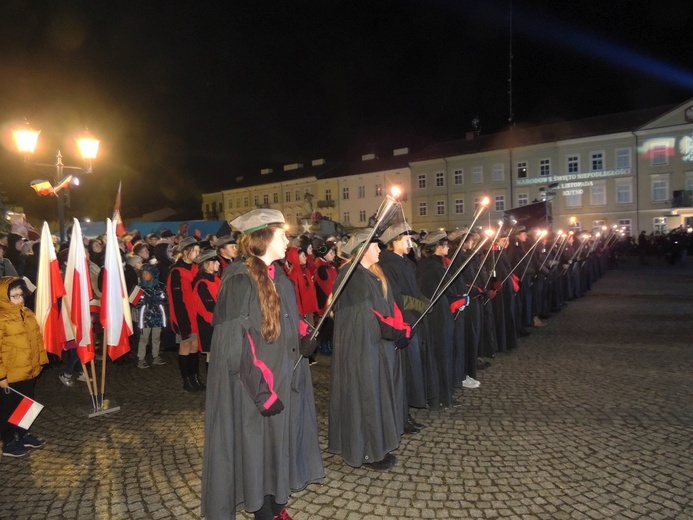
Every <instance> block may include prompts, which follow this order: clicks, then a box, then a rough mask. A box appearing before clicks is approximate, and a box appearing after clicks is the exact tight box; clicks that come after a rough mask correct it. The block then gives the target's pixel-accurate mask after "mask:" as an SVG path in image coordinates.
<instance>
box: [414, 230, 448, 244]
mask: <svg viewBox="0 0 693 520" xmlns="http://www.w3.org/2000/svg"><path fill="white" fill-rule="evenodd" d="M447 241H448V235H447V233H445V231H434V232H433V233H429V234H428V235H426V238H424V239H423V240H422V241H421V243H422V244H425V245H427V246H432V245H436V244H440V243H441V242H447Z"/></svg>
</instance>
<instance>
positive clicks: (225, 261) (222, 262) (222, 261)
mask: <svg viewBox="0 0 693 520" xmlns="http://www.w3.org/2000/svg"><path fill="white" fill-rule="evenodd" d="M217 261H218V262H219V276H221V275H222V273H223V272H224V269H226V268H227V267H228V266H230V265H231V264H232V263H233V260H232V259H231V258H226V257H224V256H221V255H217Z"/></svg>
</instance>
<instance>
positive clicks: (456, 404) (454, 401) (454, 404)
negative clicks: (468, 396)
mask: <svg viewBox="0 0 693 520" xmlns="http://www.w3.org/2000/svg"><path fill="white" fill-rule="evenodd" d="M463 384H464V383H463ZM460 406H462V403H461V402H460V401H458V400H457V399H454V398H453V399H451V400H450V406H446V408H459V407H460Z"/></svg>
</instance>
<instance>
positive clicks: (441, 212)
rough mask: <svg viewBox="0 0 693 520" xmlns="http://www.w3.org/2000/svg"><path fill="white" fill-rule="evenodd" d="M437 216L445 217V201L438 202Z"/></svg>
mask: <svg viewBox="0 0 693 520" xmlns="http://www.w3.org/2000/svg"><path fill="white" fill-rule="evenodd" d="M436 215H445V201H444V200H437V201H436Z"/></svg>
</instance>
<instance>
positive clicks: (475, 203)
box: [474, 197, 484, 212]
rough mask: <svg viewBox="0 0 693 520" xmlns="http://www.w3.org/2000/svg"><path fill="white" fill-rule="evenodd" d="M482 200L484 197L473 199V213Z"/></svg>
mask: <svg viewBox="0 0 693 520" xmlns="http://www.w3.org/2000/svg"><path fill="white" fill-rule="evenodd" d="M482 200H484V197H474V211H475V212H476V211H478V210H479V206H480V205H481V201H482Z"/></svg>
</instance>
